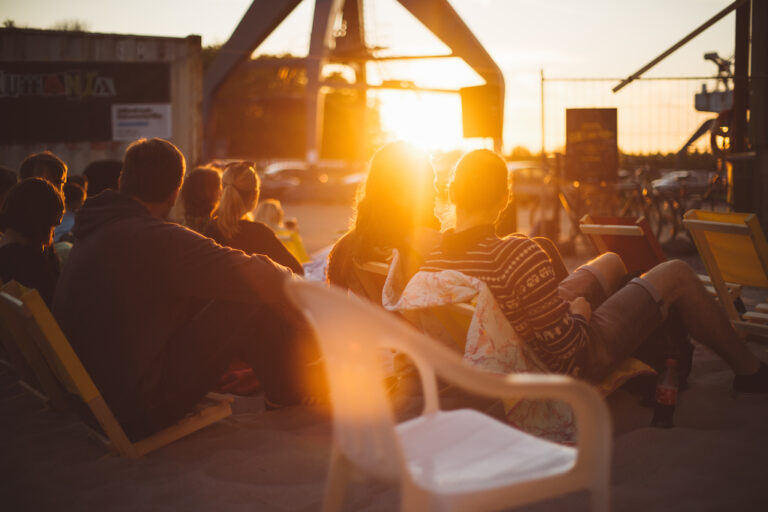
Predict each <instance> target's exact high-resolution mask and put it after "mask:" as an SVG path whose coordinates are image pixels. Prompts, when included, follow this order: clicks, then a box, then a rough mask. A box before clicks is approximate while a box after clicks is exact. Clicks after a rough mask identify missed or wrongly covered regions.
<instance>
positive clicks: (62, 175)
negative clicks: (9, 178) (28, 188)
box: [19, 151, 67, 190]
mask: <svg viewBox="0 0 768 512" xmlns="http://www.w3.org/2000/svg"><path fill="white" fill-rule="evenodd" d="M19 176H20V177H21V179H22V180H25V179H27V178H33V177H37V178H43V179H46V180H48V181H50V182H51V183H52V184H53V186H54V187H56V188H58V189H59V190H61V186H62V185H63V184H64V182H65V181H67V164H65V163H64V161H63V160H62V159H61V158H59V157H57V156H56V155H54V154H53V153H51V152H50V151H43V152H42V153H35V154H33V155H29V156H28V157H27V158H25V159H24V161H23V162H21V167H20V168H19Z"/></svg>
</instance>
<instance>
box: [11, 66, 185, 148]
mask: <svg viewBox="0 0 768 512" xmlns="http://www.w3.org/2000/svg"><path fill="white" fill-rule="evenodd" d="M170 91H171V80H170V67H169V64H168V63H167V62H0V119H2V122H0V144H35V143H57V142H59V143H61V142H84V141H111V140H127V139H125V138H120V136H119V135H118V134H117V133H113V131H114V129H115V126H116V125H115V123H114V121H115V119H114V116H115V109H114V108H113V107H114V106H121V107H123V108H127V106H128V105H134V106H138V107H137V108H146V107H147V106H148V105H152V106H153V107H151V109H150V111H149V112H148V113H147V114H146V115H148V116H149V119H144V120H143V121H142V122H144V121H146V122H147V124H146V125H143V126H144V127H145V128H147V130H148V131H147V133H163V134H164V136H166V137H168V136H170V103H171V93H170ZM126 115H129V114H128V112H127V111H126ZM136 115H140V113H139V112H137V113H136ZM157 116H160V117H157ZM134 121H135V122H136V123H138V122H139V119H136V120H134ZM124 128H125V129H126V130H125V131H123V132H122V133H123V134H124V135H125V134H126V133H127V128H128V127H127V126H125V127H124ZM140 128H141V126H139V125H138V124H136V125H135V126H134V129H135V130H136V131H137V132H138V131H140ZM141 136H146V135H143V134H142V135H141Z"/></svg>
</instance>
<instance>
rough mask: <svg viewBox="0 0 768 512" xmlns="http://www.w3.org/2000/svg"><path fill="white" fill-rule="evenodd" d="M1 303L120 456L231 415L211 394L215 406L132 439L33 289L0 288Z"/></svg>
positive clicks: (157, 445) (137, 454)
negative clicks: (15, 291)
mask: <svg viewBox="0 0 768 512" xmlns="http://www.w3.org/2000/svg"><path fill="white" fill-rule="evenodd" d="M0 304H2V310H3V311H6V312H8V313H10V315H11V316H12V317H13V318H14V319H15V321H16V322H17V325H19V326H21V327H22V328H23V330H24V331H25V334H26V335H28V336H29V337H30V338H31V339H32V340H33V341H34V346H35V348H36V349H37V351H38V352H39V353H40V354H42V357H43V358H44V359H45V362H46V363H47V365H48V367H49V368H50V369H51V371H52V373H53V374H54V375H55V376H56V378H57V380H58V382H59V383H61V385H62V387H63V388H65V389H66V390H67V391H69V392H70V393H72V395H74V396H76V397H79V398H80V399H81V400H82V402H83V403H84V404H85V405H86V406H87V407H88V409H90V412H91V413H92V414H93V416H94V417H95V419H96V421H98V423H99V426H100V427H101V429H102V430H103V431H104V433H105V434H106V436H107V442H106V444H107V445H108V446H109V448H110V449H112V450H113V451H114V452H116V453H117V454H118V455H121V456H124V457H131V458H136V457H141V456H143V455H145V454H147V453H149V452H151V451H152V450H155V449H157V448H160V447H162V446H165V445H166V444H169V443H171V442H173V441H175V440H177V439H180V438H182V437H184V436H186V435H188V434H191V433H192V432H195V431H197V430H199V429H201V428H203V427H206V426H208V425H211V424H212V423H215V422H217V421H219V420H220V419H222V418H225V417H227V416H229V415H231V414H232V408H231V405H230V404H231V402H232V399H231V398H229V397H224V396H221V395H215V394H213V393H210V394H209V395H208V396H207V398H209V399H210V400H211V401H213V402H214V404H213V405H210V406H208V407H204V408H201V409H200V410H199V411H198V412H196V413H195V414H194V415H191V416H187V417H185V418H183V419H182V420H180V421H179V422H177V423H176V424H174V425H172V426H170V427H168V428H166V429H164V430H161V431H160V432H157V433H156V434H153V435H151V436H149V437H147V438H145V439H142V440H140V441H137V442H131V441H130V440H129V439H128V436H127V435H126V434H125V432H124V431H123V428H122V427H121V426H120V424H119V423H118V422H117V420H116V419H115V417H114V415H113V414H112V411H111V410H110V409H109V407H108V406H107V404H106V402H105V401H104V398H103V397H102V396H101V393H99V390H98V389H97V388H96V385H95V384H94V382H93V380H92V379H91V377H90V375H88V372H87V371H86V369H85V367H84V366H83V365H82V363H81V362H80V359H79V358H78V357H77V354H75V352H74V350H72V346H71V345H70V344H69V342H68V341H67V339H66V338H65V337H64V333H63V332H62V331H61V329H60V328H59V325H58V323H57V322H56V320H55V319H54V318H53V315H52V314H51V312H50V311H49V310H48V307H47V306H46V305H45V302H43V299H42V298H41V297H40V294H39V293H38V292H37V290H27V291H24V292H23V293H22V294H21V295H20V296H19V297H14V296H12V295H10V294H8V293H6V292H5V291H3V292H0ZM97 437H101V436H97Z"/></svg>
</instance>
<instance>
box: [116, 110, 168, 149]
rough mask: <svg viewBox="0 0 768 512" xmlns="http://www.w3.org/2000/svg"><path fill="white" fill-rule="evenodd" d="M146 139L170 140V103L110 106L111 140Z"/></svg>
mask: <svg viewBox="0 0 768 512" xmlns="http://www.w3.org/2000/svg"><path fill="white" fill-rule="evenodd" d="M141 137H146V138H148V139H151V138H152V137H160V138H162V139H169V138H171V104H170V103H116V104H113V105H112V140H116V141H132V140H136V139H139V138H141Z"/></svg>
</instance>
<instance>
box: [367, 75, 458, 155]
mask: <svg viewBox="0 0 768 512" xmlns="http://www.w3.org/2000/svg"><path fill="white" fill-rule="evenodd" d="M373 94H375V97H376V98H377V99H378V101H379V107H380V110H379V115H380V116H381V126H382V129H383V130H384V131H385V132H387V134H389V135H390V136H391V137H392V138H396V139H400V140H404V141H407V142H410V143H411V144H413V145H415V146H418V147H420V148H422V149H424V150H427V151H430V150H450V149H453V148H457V147H459V146H461V144H462V141H463V138H462V129H461V100H460V98H459V96H458V95H457V94H443V93H433V92H416V91H387V90H382V91H376V92H375V93H373Z"/></svg>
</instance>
